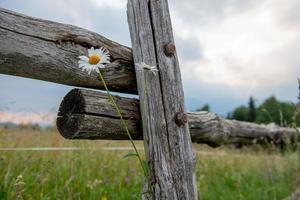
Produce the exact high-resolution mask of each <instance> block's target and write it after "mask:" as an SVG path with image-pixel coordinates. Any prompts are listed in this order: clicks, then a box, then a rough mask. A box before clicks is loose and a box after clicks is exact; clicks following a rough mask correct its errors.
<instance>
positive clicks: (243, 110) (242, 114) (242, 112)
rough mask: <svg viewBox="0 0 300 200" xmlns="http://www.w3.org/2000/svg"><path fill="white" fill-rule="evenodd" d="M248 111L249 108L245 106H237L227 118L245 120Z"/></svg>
mask: <svg viewBox="0 0 300 200" xmlns="http://www.w3.org/2000/svg"><path fill="white" fill-rule="evenodd" d="M248 113H249V109H248V108H247V107H246V106H239V107H237V108H236V109H235V110H234V111H233V112H232V113H231V114H229V118H230V119H236V120H239V121H247V120H248Z"/></svg>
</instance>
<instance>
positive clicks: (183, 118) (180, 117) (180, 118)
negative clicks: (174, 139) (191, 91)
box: [175, 112, 188, 126]
mask: <svg viewBox="0 0 300 200" xmlns="http://www.w3.org/2000/svg"><path fill="white" fill-rule="evenodd" d="M187 122H188V115H187V114H186V113H184V112H177V113H176V115H175V123H176V124H177V125H178V126H182V125H184V124H186V123H187Z"/></svg>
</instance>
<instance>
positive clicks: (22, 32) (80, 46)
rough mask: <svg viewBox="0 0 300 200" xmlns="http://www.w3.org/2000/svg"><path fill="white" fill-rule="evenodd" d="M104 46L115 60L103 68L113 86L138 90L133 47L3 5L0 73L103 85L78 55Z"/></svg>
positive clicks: (99, 86)
mask: <svg viewBox="0 0 300 200" xmlns="http://www.w3.org/2000/svg"><path fill="white" fill-rule="evenodd" d="M90 47H98V48H99V47H105V48H106V49H108V50H109V51H110V54H111V57H112V63H111V64H109V65H107V67H106V68H105V69H103V70H101V71H102V73H103V75H104V77H105V79H106V81H107V83H108V85H109V88H110V90H113V91H117V92H125V93H131V94H136V93H137V89H136V79H135V74H134V67H133V60H132V52H131V49H130V48H128V47H125V46H122V45H120V44H118V43H116V42H113V41H111V40H109V39H107V38H105V37H103V36H101V35H99V34H97V33H94V32H91V31H88V30H85V29H82V28H79V27H75V26H71V25H67V24H61V23H56V22H51V21H46V20H41V19H36V18H32V17H28V16H25V15H22V14H19V13H15V12H12V11H9V10H5V9H2V8H0V73H1V74H8V75H15V76H22V77H26V78H33V79H39V80H44V81H51V82H55V83H61V84H66V85H72V86H79V87H86V88H95V89H103V85H102V82H101V81H99V79H98V75H97V73H92V74H91V75H88V74H87V73H86V72H82V71H81V70H80V69H79V68H78V56H79V55H86V54H87V49H88V48H90Z"/></svg>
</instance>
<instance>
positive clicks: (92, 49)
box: [88, 47, 96, 56]
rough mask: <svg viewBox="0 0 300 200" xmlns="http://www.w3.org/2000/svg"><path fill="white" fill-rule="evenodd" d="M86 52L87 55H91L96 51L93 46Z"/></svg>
mask: <svg viewBox="0 0 300 200" xmlns="http://www.w3.org/2000/svg"><path fill="white" fill-rule="evenodd" d="M88 52H89V56H91V55H93V54H95V53H96V52H95V49H94V47H92V48H91V49H89V50H88Z"/></svg>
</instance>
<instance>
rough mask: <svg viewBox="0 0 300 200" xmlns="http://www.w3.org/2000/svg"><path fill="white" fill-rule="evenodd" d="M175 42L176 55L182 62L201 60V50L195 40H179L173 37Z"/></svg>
mask: <svg viewBox="0 0 300 200" xmlns="http://www.w3.org/2000/svg"><path fill="white" fill-rule="evenodd" d="M175 42H176V45H177V51H178V55H179V57H181V58H182V59H183V60H199V59H202V58H203V49H202V47H201V45H200V44H199V40H198V39H197V38H194V37H189V38H181V37H178V36H176V35H175Z"/></svg>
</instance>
